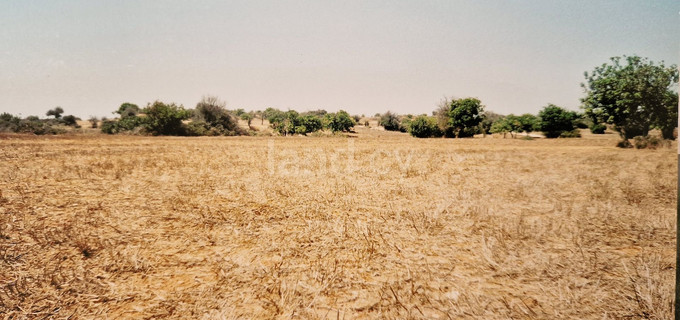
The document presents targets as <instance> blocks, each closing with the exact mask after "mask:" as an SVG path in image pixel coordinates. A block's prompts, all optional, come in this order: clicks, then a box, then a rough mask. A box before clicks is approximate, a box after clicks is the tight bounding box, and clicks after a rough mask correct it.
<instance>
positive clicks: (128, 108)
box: [114, 102, 141, 118]
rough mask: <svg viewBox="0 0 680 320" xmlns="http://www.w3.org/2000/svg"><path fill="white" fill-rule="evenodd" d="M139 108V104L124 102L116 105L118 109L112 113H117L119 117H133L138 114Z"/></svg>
mask: <svg viewBox="0 0 680 320" xmlns="http://www.w3.org/2000/svg"><path fill="white" fill-rule="evenodd" d="M140 111H141V110H140V109H139V106H137V105H136V104H133V103H129V102H125V103H123V104H121V105H120V107H118V110H116V111H115V112H114V113H117V114H119V115H120V117H121V118H125V117H134V116H136V115H138V114H139V112H140Z"/></svg>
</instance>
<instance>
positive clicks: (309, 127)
mask: <svg viewBox="0 0 680 320" xmlns="http://www.w3.org/2000/svg"><path fill="white" fill-rule="evenodd" d="M300 126H301V127H302V130H297V131H302V133H303V134H307V133H311V132H316V131H319V130H321V129H323V123H322V122H321V118H319V117H318V116H315V115H311V114H308V115H303V116H300ZM298 133H299V132H298Z"/></svg>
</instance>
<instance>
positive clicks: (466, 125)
mask: <svg viewBox="0 0 680 320" xmlns="http://www.w3.org/2000/svg"><path fill="white" fill-rule="evenodd" d="M483 112H484V106H483V105H482V103H481V101H479V99H477V98H465V99H457V100H452V101H451V104H450V108H449V111H448V116H449V119H448V122H447V131H451V132H452V133H453V134H454V135H455V136H456V137H457V138H464V137H472V136H473V135H474V134H475V133H477V132H478V129H479V127H478V126H479V123H480V122H482V114H483Z"/></svg>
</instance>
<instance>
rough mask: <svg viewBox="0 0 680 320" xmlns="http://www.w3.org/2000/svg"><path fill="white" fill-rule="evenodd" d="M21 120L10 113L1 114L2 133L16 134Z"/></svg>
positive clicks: (0, 126)
mask: <svg viewBox="0 0 680 320" xmlns="http://www.w3.org/2000/svg"><path fill="white" fill-rule="evenodd" d="M20 122H21V119H20V118H19V117H16V116H14V115H11V114H9V113H2V114H0V131H6V132H16V131H17V129H18V128H19V123H20Z"/></svg>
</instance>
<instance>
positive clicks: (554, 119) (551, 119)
mask: <svg viewBox="0 0 680 320" xmlns="http://www.w3.org/2000/svg"><path fill="white" fill-rule="evenodd" d="M538 117H539V118H540V119H541V124H540V130H541V131H543V134H544V135H545V137H546V138H557V137H559V136H560V135H562V134H563V133H564V132H571V131H574V129H575V128H574V120H576V119H577V118H578V114H577V113H576V112H573V111H569V110H566V109H564V108H561V107H558V106H556V105H554V104H548V105H547V106H545V107H544V108H543V110H541V111H540V112H539V113H538Z"/></svg>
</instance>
